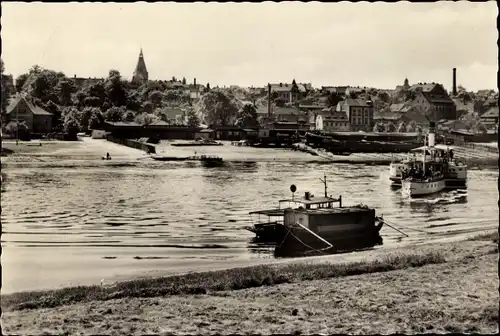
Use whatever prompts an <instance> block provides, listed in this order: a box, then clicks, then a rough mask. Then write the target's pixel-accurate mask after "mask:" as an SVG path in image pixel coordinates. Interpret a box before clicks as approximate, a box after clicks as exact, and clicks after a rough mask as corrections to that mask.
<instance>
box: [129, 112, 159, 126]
mask: <svg viewBox="0 0 500 336" xmlns="http://www.w3.org/2000/svg"><path fill="white" fill-rule="evenodd" d="M157 120H158V118H157V117H156V116H155V115H154V114H151V113H141V114H138V115H137V116H136V117H135V120H134V121H135V122H136V123H138V124H140V125H151V124H152V123H154V122H155V121H157Z"/></svg>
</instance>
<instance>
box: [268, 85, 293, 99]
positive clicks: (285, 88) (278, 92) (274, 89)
mask: <svg viewBox="0 0 500 336" xmlns="http://www.w3.org/2000/svg"><path fill="white" fill-rule="evenodd" d="M270 85H271V95H272V96H274V97H275V98H279V99H282V100H284V101H285V102H290V103H293V102H294V101H296V100H298V99H300V92H299V88H298V86H297V84H295V83H292V84H288V83H279V84H270Z"/></svg>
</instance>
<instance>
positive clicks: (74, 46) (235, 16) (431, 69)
mask: <svg viewBox="0 0 500 336" xmlns="http://www.w3.org/2000/svg"><path fill="white" fill-rule="evenodd" d="M497 15H498V10H497V6H496V3H495V1H491V2H486V3H471V2H465V1H464V2H447V1H446V2H437V3H408V2H398V3H383V2H380V3H367V2H364V3H350V2H341V3H319V2H312V3H311V2H309V3H302V2H295V3H293V2H280V3H273V2H264V3H240V4H235V3H145V2H136V3H130V4H124V3H104V4H103V3H60V4H58V3H20V2H19V3H18V2H2V18H1V23H2V31H1V34H2V44H3V45H2V59H3V61H4V63H5V69H6V73H10V74H12V75H14V77H17V76H19V75H20V74H22V73H25V72H27V71H28V70H29V68H31V67H32V66H33V65H35V64H38V65H40V66H42V67H44V68H46V69H52V70H57V71H62V72H64V73H65V74H66V75H67V76H73V75H76V76H78V77H106V76H107V74H108V72H109V70H110V69H116V70H118V71H120V73H121V74H122V76H124V77H126V78H129V79H130V78H131V77H132V74H133V71H134V68H135V65H136V63H137V58H138V54H139V51H140V48H141V47H142V49H143V52H144V59H145V62H146V66H147V68H148V71H149V77H150V79H160V80H167V79H171V78H172V76H175V77H177V78H182V77H185V78H186V80H187V81H188V82H192V81H193V78H196V79H197V82H198V83H203V84H206V83H210V85H211V86H216V85H218V86H224V85H226V86H229V85H242V86H258V87H263V86H265V85H267V83H268V82H271V83H279V82H291V81H292V79H295V80H296V82H297V83H312V84H313V86H314V87H321V86H330V85H331V86H335V85H352V86H358V85H359V86H370V87H377V88H384V89H393V88H394V87H395V86H396V85H402V84H403V81H404V79H405V78H408V80H409V82H410V84H412V83H417V82H438V83H442V84H443V85H444V86H445V88H447V89H448V90H451V86H452V68H454V67H455V68H457V83H458V84H459V85H462V86H464V87H465V88H467V89H468V90H474V91H476V90H479V89H497V71H498V64H497V62H498V55H497V53H498V48H497V39H498V32H497V28H496V17H497Z"/></svg>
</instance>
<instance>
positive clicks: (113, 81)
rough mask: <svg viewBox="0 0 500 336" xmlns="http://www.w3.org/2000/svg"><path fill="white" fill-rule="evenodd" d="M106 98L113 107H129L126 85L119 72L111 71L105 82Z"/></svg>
mask: <svg viewBox="0 0 500 336" xmlns="http://www.w3.org/2000/svg"><path fill="white" fill-rule="evenodd" d="M104 88H105V92H106V96H107V98H108V100H109V102H110V103H111V105H112V106H126V105H127V90H126V84H125V82H124V81H123V80H122V78H121V75H120V72H119V71H118V70H113V69H112V70H109V75H108V78H107V79H106V81H105V82H104Z"/></svg>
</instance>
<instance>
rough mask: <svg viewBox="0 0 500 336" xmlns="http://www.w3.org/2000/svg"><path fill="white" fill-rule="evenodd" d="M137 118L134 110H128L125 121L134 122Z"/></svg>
mask: <svg viewBox="0 0 500 336" xmlns="http://www.w3.org/2000/svg"><path fill="white" fill-rule="evenodd" d="M134 120H135V114H134V112H132V111H127V113H125V117H124V121H127V122H133V121H134Z"/></svg>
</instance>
